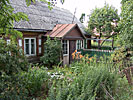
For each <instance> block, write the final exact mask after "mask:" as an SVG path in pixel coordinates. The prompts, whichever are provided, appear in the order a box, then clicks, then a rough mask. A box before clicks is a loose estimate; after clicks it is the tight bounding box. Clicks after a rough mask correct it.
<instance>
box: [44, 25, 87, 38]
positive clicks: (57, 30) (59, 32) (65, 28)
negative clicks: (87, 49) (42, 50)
mask: <svg viewBox="0 0 133 100" xmlns="http://www.w3.org/2000/svg"><path fill="white" fill-rule="evenodd" d="M76 26H77V27H78V25H77V24H57V25H56V26H55V27H54V28H53V30H52V31H51V32H48V33H46V34H45V35H44V36H48V35H49V36H50V37H51V38H54V37H57V38H64V37H65V35H67V33H69V32H70V31H71V30H72V29H73V28H75V27H76ZM78 28H79V27H78ZM79 30H80V28H79ZM80 32H81V34H82V36H83V37H84V38H85V36H84V35H83V33H82V31H81V30H80Z"/></svg>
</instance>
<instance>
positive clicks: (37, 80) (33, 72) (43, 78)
mask: <svg viewBox="0 0 133 100" xmlns="http://www.w3.org/2000/svg"><path fill="white" fill-rule="evenodd" d="M21 77H23V78H22V79H23V80H22V81H23V85H24V86H25V88H26V89H27V90H28V95H29V96H31V97H37V96H40V95H42V94H41V91H43V95H45V94H46V93H47V90H48V81H49V78H50V77H49V76H48V74H47V72H46V69H44V67H41V68H39V67H37V66H34V67H30V68H29V69H28V72H22V73H21Z"/></svg>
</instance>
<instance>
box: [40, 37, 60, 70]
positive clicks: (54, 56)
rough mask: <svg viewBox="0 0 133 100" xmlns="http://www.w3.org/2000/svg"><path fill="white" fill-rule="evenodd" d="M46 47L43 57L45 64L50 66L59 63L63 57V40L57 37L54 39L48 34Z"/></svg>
mask: <svg viewBox="0 0 133 100" xmlns="http://www.w3.org/2000/svg"><path fill="white" fill-rule="evenodd" d="M44 48H45V50H44V55H43V56H42V57H41V61H43V64H44V65H48V67H52V66H53V65H58V64H59V63H60V57H61V42H60V41H59V40H57V39H56V38H55V39H54V40H52V39H50V37H49V36H48V37H47V40H46V42H45V43H44Z"/></svg>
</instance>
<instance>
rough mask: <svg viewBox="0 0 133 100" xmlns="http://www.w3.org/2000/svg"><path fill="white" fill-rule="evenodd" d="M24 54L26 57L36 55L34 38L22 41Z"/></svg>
mask: <svg viewBox="0 0 133 100" xmlns="http://www.w3.org/2000/svg"><path fill="white" fill-rule="evenodd" d="M24 52H25V54H26V55H36V39H35V38H25V39H24Z"/></svg>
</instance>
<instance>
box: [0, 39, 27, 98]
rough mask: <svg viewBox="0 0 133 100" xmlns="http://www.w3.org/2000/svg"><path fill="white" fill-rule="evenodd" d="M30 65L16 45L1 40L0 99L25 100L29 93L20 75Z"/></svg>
mask: <svg viewBox="0 0 133 100" xmlns="http://www.w3.org/2000/svg"><path fill="white" fill-rule="evenodd" d="M27 66H28V63H27V61H26V59H25V57H24V56H23V54H22V53H21V52H20V49H19V48H18V47H17V45H15V44H7V43H6V42H5V41H3V40H0V99H1V100H20V99H21V100H24V99H27V91H26V89H25V88H24V86H23V85H22V82H21V78H20V77H19V75H18V73H20V72H21V71H26V70H27V69H28V67H27Z"/></svg>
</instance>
